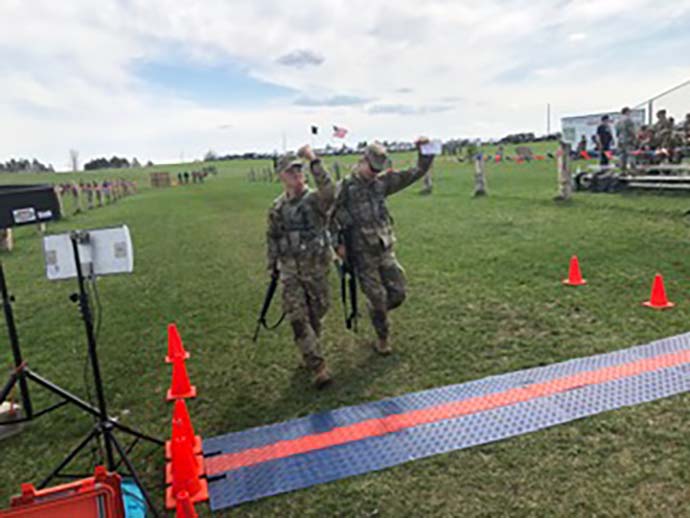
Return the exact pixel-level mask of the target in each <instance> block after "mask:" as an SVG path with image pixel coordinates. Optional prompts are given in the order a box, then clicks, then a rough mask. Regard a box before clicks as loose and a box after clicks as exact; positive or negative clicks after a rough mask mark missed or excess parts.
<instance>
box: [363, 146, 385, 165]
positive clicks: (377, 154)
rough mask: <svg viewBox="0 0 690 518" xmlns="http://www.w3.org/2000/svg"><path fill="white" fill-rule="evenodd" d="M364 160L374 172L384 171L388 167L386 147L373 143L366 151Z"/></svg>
mask: <svg viewBox="0 0 690 518" xmlns="http://www.w3.org/2000/svg"><path fill="white" fill-rule="evenodd" d="M364 158H365V159H366V161H367V162H369V165H370V166H371V168H372V169H373V170H374V171H383V169H384V168H385V167H386V163H387V159H388V154H387V152H386V148H385V147H383V146H382V145H381V144H379V143H378V142H372V143H371V144H369V145H368V146H367V147H366V149H365V150H364Z"/></svg>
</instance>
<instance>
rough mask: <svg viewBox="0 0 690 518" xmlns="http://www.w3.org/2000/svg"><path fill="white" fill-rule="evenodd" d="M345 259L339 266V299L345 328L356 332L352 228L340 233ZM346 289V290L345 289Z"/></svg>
mask: <svg viewBox="0 0 690 518" xmlns="http://www.w3.org/2000/svg"><path fill="white" fill-rule="evenodd" d="M342 238H343V245H344V246H345V258H344V259H343V261H342V263H341V264H340V298H341V299H342V301H343V311H344V312H345V327H346V328H347V329H353V330H354V331H355V332H357V317H358V316H359V315H358V309H357V272H356V270H355V262H354V257H353V250H352V228H347V229H344V230H343V231H342ZM346 288H347V289H346ZM348 291H349V292H350V313H349V314H348V312H347V292H348Z"/></svg>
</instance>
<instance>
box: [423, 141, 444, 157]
mask: <svg viewBox="0 0 690 518" xmlns="http://www.w3.org/2000/svg"><path fill="white" fill-rule="evenodd" d="M442 149H443V144H442V143H441V141H440V140H438V139H436V140H431V141H429V142H427V143H426V144H422V145H421V146H420V148H419V150H420V151H421V152H422V155H440V154H441V151H442Z"/></svg>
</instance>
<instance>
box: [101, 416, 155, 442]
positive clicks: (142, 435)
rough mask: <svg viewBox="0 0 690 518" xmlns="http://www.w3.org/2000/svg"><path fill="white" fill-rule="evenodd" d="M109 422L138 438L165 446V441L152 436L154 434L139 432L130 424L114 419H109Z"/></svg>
mask: <svg viewBox="0 0 690 518" xmlns="http://www.w3.org/2000/svg"><path fill="white" fill-rule="evenodd" d="M109 422H110V424H111V425H113V426H114V427H115V428H117V429H118V430H120V431H121V432H124V433H126V434H129V435H132V436H134V437H136V438H137V439H143V440H145V441H149V442H152V443H153V444H157V445H158V446H164V445H165V442H164V441H161V440H160V439H156V438H155V437H152V436H150V435H147V434H145V433H142V432H139V431H137V430H135V429H133V428H130V427H129V426H126V425H123V424H120V423H118V422H117V421H113V420H111V419H109Z"/></svg>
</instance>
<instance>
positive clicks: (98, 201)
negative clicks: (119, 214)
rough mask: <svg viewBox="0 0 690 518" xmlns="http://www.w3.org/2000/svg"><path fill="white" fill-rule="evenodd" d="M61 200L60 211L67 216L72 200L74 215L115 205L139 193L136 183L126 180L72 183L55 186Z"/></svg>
mask: <svg viewBox="0 0 690 518" xmlns="http://www.w3.org/2000/svg"><path fill="white" fill-rule="evenodd" d="M55 190H56V192H57V194H58V199H59V200H60V211H61V212H62V213H63V214H65V205H66V204H65V202H66V200H67V199H72V202H73V203H72V206H73V213H74V214H78V213H80V212H83V211H84V210H90V209H94V208H96V207H103V206H104V205H108V204H110V203H115V202H116V201H117V200H119V199H120V198H124V197H125V196H130V195H132V194H135V193H136V192H137V186H136V183H135V182H133V181H130V180H126V179H124V178H117V179H115V180H108V179H106V180H103V181H97V180H92V181H84V180H79V182H76V181H72V182H67V183H61V184H58V185H56V186H55Z"/></svg>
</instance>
